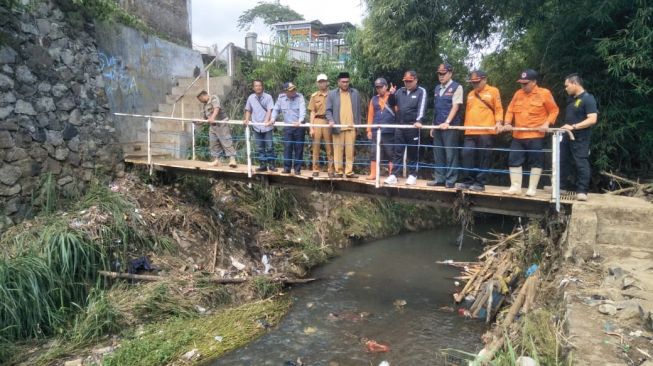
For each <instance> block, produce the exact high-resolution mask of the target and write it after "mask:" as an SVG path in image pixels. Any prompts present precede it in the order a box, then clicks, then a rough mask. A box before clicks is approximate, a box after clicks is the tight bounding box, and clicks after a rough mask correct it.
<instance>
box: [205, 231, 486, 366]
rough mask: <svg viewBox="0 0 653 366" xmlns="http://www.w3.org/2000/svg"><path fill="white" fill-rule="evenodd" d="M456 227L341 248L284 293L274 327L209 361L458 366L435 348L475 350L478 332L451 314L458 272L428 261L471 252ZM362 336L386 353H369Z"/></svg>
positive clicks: (474, 323) (480, 327) (279, 365)
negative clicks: (285, 303) (289, 301)
mask: <svg viewBox="0 0 653 366" xmlns="http://www.w3.org/2000/svg"><path fill="white" fill-rule="evenodd" d="M495 227H496V225H495ZM490 228H491V227H490V225H485V226H483V225H480V224H479V225H476V227H475V230H476V232H479V233H483V234H484V233H485V232H487V231H488V230H490ZM459 231H460V228H459V227H445V228H440V229H436V230H431V231H426V232H420V233H409V234H402V235H398V236H395V237H391V238H387V239H383V240H377V241H373V242H369V243H365V244H363V245H358V246H355V247H353V248H350V249H347V250H345V251H344V252H343V253H341V255H340V256H339V257H337V258H335V259H333V260H332V261H331V262H329V263H328V264H326V265H324V266H323V267H320V268H318V269H316V270H314V271H313V273H312V276H314V277H317V278H320V281H317V282H315V283H312V284H309V285H304V286H300V287H297V288H295V289H293V290H291V295H292V296H293V299H294V305H293V308H292V309H291V311H290V312H289V313H288V315H287V316H286V317H285V318H284V320H283V321H282V322H281V323H280V324H279V326H278V327H276V328H274V329H272V330H271V331H270V332H269V333H267V334H265V335H264V336H262V337H261V338H259V339H257V340H255V341H253V342H252V343H250V344H249V345H247V346H245V347H242V348H240V349H237V350H235V351H233V352H231V353H228V354H226V355H225V356H223V357H222V358H220V359H217V360H215V361H213V363H211V364H212V365H248V366H249V365H252V366H254V365H255V366H259V365H275V366H283V365H286V366H291V365H295V364H298V363H296V361H297V359H298V358H300V359H301V361H302V363H303V365H304V366H306V365H311V366H312V365H324V366H336V365H338V366H344V365H367V366H369V365H373V366H377V365H379V364H380V363H381V362H382V361H387V362H388V363H389V364H390V365H392V366H395V365H444V364H458V362H456V360H459V358H457V357H454V358H451V356H443V354H442V350H443V349H455V350H458V351H464V352H476V351H478V350H479V349H480V348H481V341H480V335H481V334H482V333H483V332H484V331H485V329H486V327H485V323H484V322H482V321H479V320H474V319H465V318H463V317H461V316H459V315H458V314H457V313H456V312H454V311H453V309H452V308H451V307H452V306H453V300H452V293H453V292H454V291H455V285H454V280H453V279H451V278H452V277H453V276H456V275H458V273H459V272H458V270H457V269H455V268H452V267H450V266H445V265H441V264H436V263H435V262H436V261H438V260H446V259H453V260H454V261H470V260H474V257H475V256H476V255H478V254H479V251H480V249H481V247H480V244H479V242H478V241H476V240H474V239H472V238H469V237H467V236H466V238H465V242H464V245H463V250H462V251H458V246H457V243H456V239H457V235H458V234H459ZM367 340H374V341H376V342H378V343H380V344H382V345H387V346H389V347H390V351H388V352H369V351H368V350H367V349H366V348H367V347H366V341H367ZM452 362H453V363H452Z"/></svg>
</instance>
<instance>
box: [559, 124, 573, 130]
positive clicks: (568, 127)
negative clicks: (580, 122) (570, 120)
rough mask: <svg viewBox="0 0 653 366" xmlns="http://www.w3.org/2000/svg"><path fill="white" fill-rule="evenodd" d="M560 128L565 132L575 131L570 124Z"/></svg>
mask: <svg viewBox="0 0 653 366" xmlns="http://www.w3.org/2000/svg"><path fill="white" fill-rule="evenodd" d="M560 128H561V129H563V130H567V131H573V130H574V126H572V125H570V124H564V125H562V126H561V127H560Z"/></svg>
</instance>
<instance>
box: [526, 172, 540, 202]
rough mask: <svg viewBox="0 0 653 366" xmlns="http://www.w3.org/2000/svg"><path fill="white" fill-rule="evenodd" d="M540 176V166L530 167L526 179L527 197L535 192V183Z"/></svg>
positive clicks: (538, 180)
mask: <svg viewBox="0 0 653 366" xmlns="http://www.w3.org/2000/svg"><path fill="white" fill-rule="evenodd" d="M541 176H542V168H532V169H531V176H530V178H529V179H528V191H526V195H527V196H529V197H533V196H535V193H536V192H537V183H539V182H540V177H541Z"/></svg>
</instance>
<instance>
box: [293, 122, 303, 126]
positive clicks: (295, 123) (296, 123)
mask: <svg viewBox="0 0 653 366" xmlns="http://www.w3.org/2000/svg"><path fill="white" fill-rule="evenodd" d="M301 124H302V122H301V121H295V122H293V123H292V125H293V126H294V127H299V125H301Z"/></svg>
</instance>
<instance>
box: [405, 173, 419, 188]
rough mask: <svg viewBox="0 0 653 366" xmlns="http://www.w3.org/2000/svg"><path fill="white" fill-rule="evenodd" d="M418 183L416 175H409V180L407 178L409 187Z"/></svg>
mask: <svg viewBox="0 0 653 366" xmlns="http://www.w3.org/2000/svg"><path fill="white" fill-rule="evenodd" d="M416 183H417V177H416V176H414V175H409V176H408V178H406V185H407V186H414V185H415V184H416Z"/></svg>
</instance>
